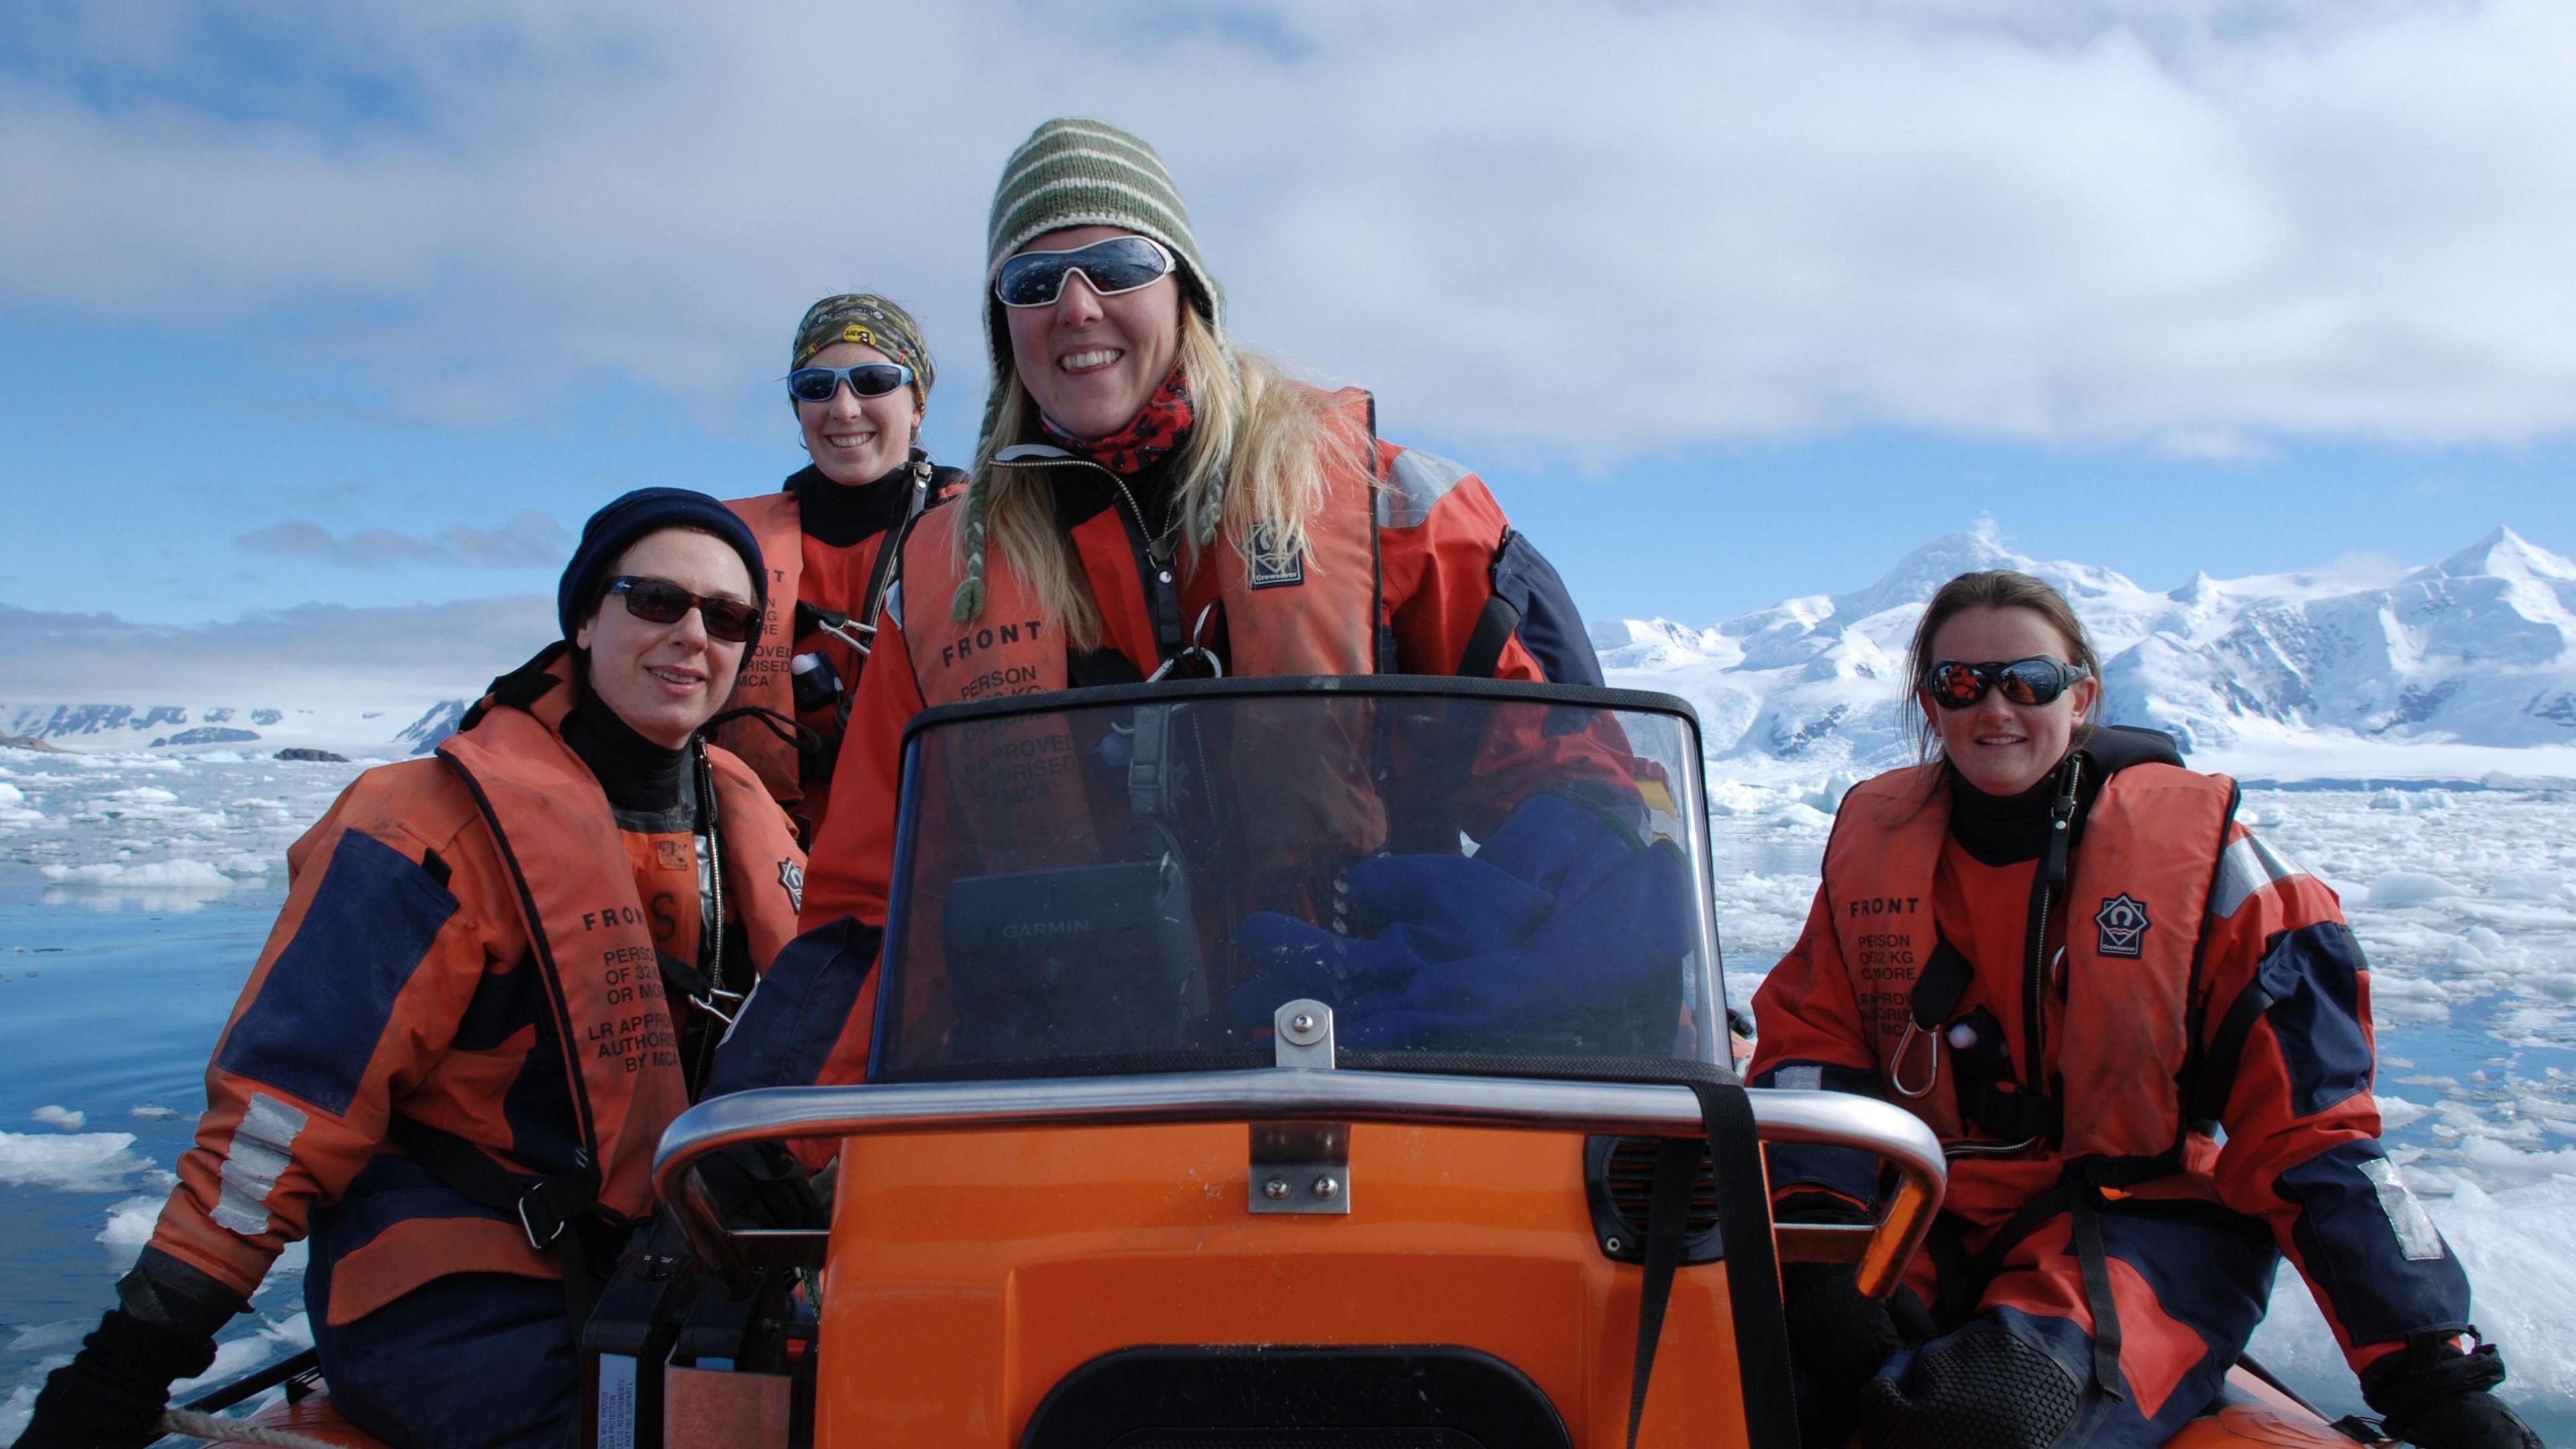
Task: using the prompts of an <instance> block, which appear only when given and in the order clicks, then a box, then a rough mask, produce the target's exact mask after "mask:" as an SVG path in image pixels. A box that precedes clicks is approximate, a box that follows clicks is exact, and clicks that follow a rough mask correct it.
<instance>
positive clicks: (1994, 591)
mask: <svg viewBox="0 0 2576 1449" xmlns="http://www.w3.org/2000/svg"><path fill="white" fill-rule="evenodd" d="M1970 609H2028V610H2030V611H2031V612H2032V613H2034V614H2037V615H2038V616H2039V617H2040V618H2041V619H2042V620H2043V621H2045V622H2046V623H2047V625H2048V626H2049V627H2050V628H2052V629H2054V630H2056V631H2057V633H2058V637H2059V638H2061V639H2063V640H2064V641H2065V643H2066V662H2067V663H2069V664H2081V665H2083V666H2084V667H2085V669H2086V670H2087V671H2089V672H2090V673H2091V675H2092V677H2093V680H2094V687H2095V690H2096V693H2095V695H2094V697H2093V712H2092V714H2091V715H2090V716H2089V717H2088V718H2087V719H2086V720H2085V722H2084V723H2083V725H2081V726H2080V727H2078V728H2077V729H2076V731H2075V738H2074V740H2073V742H2072V743H2071V744H2070V745H2069V746H2068V748H2070V749H2082V748H2083V747H2084V742H2085V741H2086V740H2089V739H2091V738H2092V737H2093V733H2094V730H2095V729H2096V728H2097V726H2096V724H2095V721H2098V720H2100V719H2101V718H2102V706H2103V703H2104V701H2103V698H2102V696H2101V694H2100V693H2099V690H2100V688H2101V680H2102V660H2101V659H2100V657H2099V656H2097V655H2096V654H2095V653H2094V652H2093V639H2092V636H2091V635H2088V634H2086V633H2085V632H2084V621H2083V620H2082V619H2079V618H2077V617H2075V608H2074V606H2073V605H2071V604H2069V603H2067V602H2066V596H2065V595H2064V594H2061V593H2059V592H2058V591H2057V590H2056V589H2054V588H2051V587H2050V586H2049V584H2048V582H2047V581H2046V580H2044V579H2038V578H2033V577H2032V576H2030V575H2029V574H2025V573H2017V572H2015V571H2014V570H2012V569H1982V570H1979V571H1978V572H1976V573H1970V574H1961V575H1959V576H1958V577H1957V578H1955V579H1952V580H1950V582H1948V583H1946V584H1943V585H1942V586H1941V587H1940V590H1939V591H1938V592H1936V593H1934V594H1933V595H1932V602H1930V603H1929V604H1926V605H1924V606H1923V617H1922V619H1921V620H1919V621H1918V622H1916V624H1915V626H1914V642H1913V643H1912V644H1911V645H1910V646H1908V647H1907V649H1906V651H1905V703H1906V705H1907V706H1909V707H1908V708H1906V709H1904V710H1902V711H1900V712H1901V713H1902V714H1903V715H1904V717H1905V729H1906V733H1907V734H1908V735H1910V736H1912V738H1913V742H1914V758H1915V760H1916V762H1917V763H1921V764H1929V763H1931V762H1932V761H1934V760H1937V759H1939V758H1940V757H1941V733H1940V731H1938V730H1936V729H1934V728H1933V727H1932V721H1931V720H1930V719H1928V718H1926V717H1925V715H1924V712H1923V707H1922V701H1921V699H1920V697H1919V696H1918V694H1917V693H1916V692H1917V691H1918V690H1920V689H1922V688H1923V675H1924V671H1926V670H1928V669H1930V668H1931V667H1932V666H1933V665H1934V664H1936V663H1939V662H1940V661H1938V660H1936V659H1934V658H1933V657H1932V645H1933V642H1934V636H1935V635H1938V634H1939V633H1940V632H1941V626H1942V625H1944V624H1947V623H1949V622H1950V621H1951V620H1952V619H1955V618H1957V617H1959V616H1960V615H1961V614H1964V613H1966V612H1967V611H1968V610H1970Z"/></svg>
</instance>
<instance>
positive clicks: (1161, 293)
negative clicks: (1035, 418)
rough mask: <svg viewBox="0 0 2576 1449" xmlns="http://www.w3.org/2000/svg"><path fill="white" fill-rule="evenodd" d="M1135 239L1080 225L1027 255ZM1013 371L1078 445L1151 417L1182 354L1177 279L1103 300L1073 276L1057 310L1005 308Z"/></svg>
mask: <svg viewBox="0 0 2576 1449" xmlns="http://www.w3.org/2000/svg"><path fill="white" fill-rule="evenodd" d="M1133 235H1135V233H1133V232H1130V231H1126V230H1123V229H1121V228H1119V227H1114V226H1076V227H1067V228H1066V229H1064V230H1063V231H1051V232H1048V233H1047V234H1046V235H1044V236H1041V237H1038V238H1036V239H1035V240H1033V241H1031V242H1030V243H1029V244H1028V245H1027V246H1024V247H1022V248H1020V251H1021V252H1024V253H1025V252H1065V251H1072V250H1073V249H1074V248H1076V247H1084V246H1089V245H1090V244H1091V243H1093V242H1096V241H1104V240H1106V239H1108V238H1110V237H1113V236H1133ZM1002 314H1003V317H1004V318H1005V319H1006V320H1007V321H1008V323H1009V324H1010V331H1011V364H1012V366H1013V368H1014V369H1015V370H1017V371H1018V373H1019V375H1020V385H1021V386H1023V387H1025V388H1027V389H1028V390H1029V396H1030V397H1031V398H1034V399H1035V400H1036V401H1037V405H1038V411H1039V412H1042V413H1044V414H1046V418H1047V421H1049V422H1051V423H1053V424H1055V425H1056V426H1057V427H1059V428H1061V429H1063V430H1064V431H1066V432H1068V433H1071V434H1072V435H1073V436H1075V437H1077V438H1102V437H1107V436H1108V435H1109V434H1111V433H1114V432H1116V431H1118V430H1119V429H1120V428H1123V427H1125V426H1127V424H1128V423H1129V422H1131V421H1133V420H1134V418H1135V416H1136V415H1137V414H1138V413H1141V412H1143V411H1144V410H1145V404H1146V403H1147V402H1148V401H1149V400H1151V399H1152V397H1153V396H1154V389H1156V388H1158V387H1161V386H1162V385H1163V379H1164V378H1166V377H1169V376H1170V375H1171V372H1172V362H1173V360H1174V359H1175V358H1177V357H1178V356H1179V355H1180V351H1181V286H1180V281H1179V277H1178V274H1177V273H1176V274H1173V275H1170V276H1165V277H1163V278H1161V279H1159V280H1157V281H1155V282H1153V283H1152V284H1151V285H1148V286H1143V287H1139V288H1137V289H1136V290H1135V291H1132V292H1121V293H1119V294H1118V295H1116V296H1114V297H1104V296H1101V295H1100V294H1099V293H1098V292H1095V291H1093V290H1092V289H1091V283H1090V282H1089V281H1088V280H1086V279H1084V278H1083V277H1080V276H1068V277H1066V278H1065V279H1064V286H1063V288H1062V289H1061V290H1060V291H1058V292H1057V294H1056V299H1055V305H1053V306H1051V307H1005V308H1003V309H1002Z"/></svg>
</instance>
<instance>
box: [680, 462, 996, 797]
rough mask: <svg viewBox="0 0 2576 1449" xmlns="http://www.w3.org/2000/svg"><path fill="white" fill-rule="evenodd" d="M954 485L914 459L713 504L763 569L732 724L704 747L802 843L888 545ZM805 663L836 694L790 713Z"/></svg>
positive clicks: (950, 472)
mask: <svg viewBox="0 0 2576 1449" xmlns="http://www.w3.org/2000/svg"><path fill="white" fill-rule="evenodd" d="M965 482H966V475H965V474H964V473H961V472H959V471H958V470H957V469H955V468H942V467H938V466H936V465H934V464H933V463H931V461H930V460H929V459H928V458H927V457H925V456H923V455H922V453H921V451H920V450H919V449H915V450H913V454H912V456H911V457H910V458H909V459H908V460H906V461H905V462H904V463H903V464H902V465H901V466H899V467H897V468H896V469H895V470H894V471H892V472H890V473H888V474H886V475H885V476H884V477H882V478H879V479H877V480H876V481H874V482H872V483H861V484H855V485H850V484H841V483H835V482H833V481H832V480H831V479H829V478H826V477H824V476H823V472H822V470H821V469H819V468H815V467H812V466H808V467H806V468H804V469H803V470H801V471H799V472H797V473H796V474H794V475H793V476H791V477H790V478H788V480H787V482H786V483H785V484H784V485H783V486H782V487H781V488H780V489H779V491H777V492H775V493H765V494H762V495H760V496H759V497H756V498H737V499H733V500H731V501H729V502H727V503H726V504H725V506H726V507H728V508H730V509H732V510H733V511H734V512H735V513H737V514H739V515H741V517H742V521H743V522H745V523H747V524H749V525H750V526H751V531H752V534H753V535H754V536H755V537H757V538H758V539H759V540H760V556H761V558H762V559H763V560H764V561H766V563H767V564H768V568H769V588H768V591H767V594H766V599H767V602H768V616H767V617H766V618H765V619H763V620H762V623H761V630H760V637H759V638H758V639H755V640H753V641H752V643H751V646H750V647H749V648H748V649H745V650H744V651H743V659H742V672H741V674H740V675H738V676H737V677H736V678H735V680H734V688H733V695H732V697H731V698H729V699H727V700H726V701H725V711H726V713H728V714H731V713H735V712H737V711H739V712H743V713H741V714H740V715H739V716H738V717H736V718H733V719H729V720H726V721H724V722H723V723H722V724H721V725H719V726H718V728H717V731H716V740H717V742H718V743H720V744H722V745H723V746H724V747H725V748H726V749H728V750H730V751H732V752H733V753H734V754H735V755H737V756H739V757H740V758H741V760H742V762H743V763H744V764H747V765H749V766H751V768H752V769H753V771H754V772H756V773H757V774H758V775H759V776H760V778H761V782H762V783H763V784H765V785H767V786H768V787H769V793H770V795H771V797H772V798H774V799H776V800H777V801H778V803H779V804H780V805H781V806H783V807H785V809H786V810H787V812H788V814H789V815H790V816H792V817H795V818H796V819H797V820H798V822H799V828H800V830H801V832H802V835H803V838H804V839H805V840H806V841H808V842H809V843H810V842H811V841H812V840H814V839H815V837H816V836H817V835H818V834H819V833H820V832H821V830H822V827H823V815H824V811H825V809H826V808H827V807H828V805H829V804H830V800H831V785H830V781H831V777H832V763H833V761H834V760H835V759H836V758H837V757H838V755H839V751H840V747H841V731H842V729H843V726H844V724H845V722H846V721H847V720H848V718H849V711H850V701H851V699H852V698H853V697H854V694H855V691H856V690H857V688H858V681H859V675H860V672H861V671H862V670H864V669H865V668H866V667H867V660H868V655H867V652H866V650H865V649H864V647H863V646H864V645H865V643H866V641H867V638H868V636H869V634H870V632H871V631H872V630H873V629H874V628H875V626H876V622H877V613H878V609H879V606H880V603H881V601H882V600H883V598H884V595H885V591H886V588H887V586H888V585H889V584H891V583H892V582H893V576H894V571H893V567H892V566H893V563H894V560H895V556H896V551H895V549H894V548H893V546H892V545H893V543H894V542H895V541H896V540H898V539H900V538H901V537H902V535H903V532H904V530H905V529H907V528H909V527H910V526H911V524H912V521H913V520H914V519H915V518H917V517H919V516H920V514H921V512H922V510H924V509H926V508H932V507H936V506H937V505H939V504H941V503H944V502H946V501H947V500H948V499H949V498H950V497H951V496H953V495H954V494H955V493H956V492H957V491H958V490H959V489H961V488H963V487H964V486H965ZM808 654H819V655H821V656H822V667H823V668H825V669H827V670H829V671H830V677H831V678H833V679H836V680H838V681H839V682H840V688H839V689H838V690H837V691H834V692H832V693H831V694H830V697H829V698H826V699H824V700H821V701H819V702H817V703H816V704H815V705H814V706H813V707H812V708H809V709H798V708H797V706H796V687H795V676H794V673H793V665H794V661H796V660H798V659H800V658H803V657H804V656H806V655H808ZM754 711H757V713H756V714H755V713H753V712H754ZM760 715H766V716H768V718H765V719H764V718H761V717H759V716H760ZM790 721H792V722H793V726H801V727H802V729H803V730H804V731H810V732H811V735H812V738H811V739H810V740H808V739H807V738H806V736H805V735H804V734H802V733H799V732H798V731H797V729H796V728H794V727H793V726H791V725H790V724H789V722H790Z"/></svg>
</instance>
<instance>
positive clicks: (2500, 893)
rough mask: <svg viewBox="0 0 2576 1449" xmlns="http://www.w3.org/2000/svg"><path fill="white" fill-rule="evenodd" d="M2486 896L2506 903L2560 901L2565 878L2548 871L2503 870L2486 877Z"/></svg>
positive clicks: (2564, 891)
mask: <svg viewBox="0 0 2576 1449" xmlns="http://www.w3.org/2000/svg"><path fill="white" fill-rule="evenodd" d="M2487 894H2488V895H2491V896H2494V897H2495V898H2497V899H2498V900H2507V901H2561V900H2565V899H2566V898H2567V894H2568V891H2567V877H2565V876H2563V875H2560V874H2558V873H2557V872H2556V871H2548V870H2504V871H2498V872H2496V873H2495V874H2494V875H2491V876H2488V877H2487Z"/></svg>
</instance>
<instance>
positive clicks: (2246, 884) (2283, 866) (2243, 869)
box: [2209, 834, 2307, 921]
mask: <svg viewBox="0 0 2576 1449" xmlns="http://www.w3.org/2000/svg"><path fill="white" fill-rule="evenodd" d="M2306 874H2307V872H2306V871H2304V870H2301V869H2299V868H2298V867H2297V866H2295V865H2293V864H2291V863H2290V862H2289V861H2288V860H2286V859H2284V858H2282V856H2281V853H2280V852H2279V851H2276V850H2274V849H2273V848H2272V847H2270V846H2268V845H2265V844H2264V843H2263V838H2262V837H2261V836H2259V835H2251V834H2249V835H2245V836H2243V837H2241V838H2239V839H2238V840H2237V842H2236V843H2235V844H2234V845H2231V846H2229V847H2227V849H2226V850H2225V851H2224V852H2223V853H2221V854H2220V856H2219V857H2218V882H2217V884H2216V885H2214V886H2212V887H2211V888H2210V892H2209V913H2210V914H2211V915H2213V916H2216V917H2217V918H2218V919H2220V920H2222V921H2224V920H2226V919H2228V918H2229V917H2231V916H2234V915H2235V914H2236V913H2237V912H2238V911H2240V910H2243V909H2244V908H2245V903H2246V902H2247V901H2250V900H2252V899H2253V898H2254V894H2255V892H2257V891H2260V890H2261V889H2263V888H2264V887H2265V886H2268V885H2271V884H2274V883H2275V882H2278V881H2285V880H2288V879H2290V878H2291V877H2292V876H2300V875H2306Z"/></svg>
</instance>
